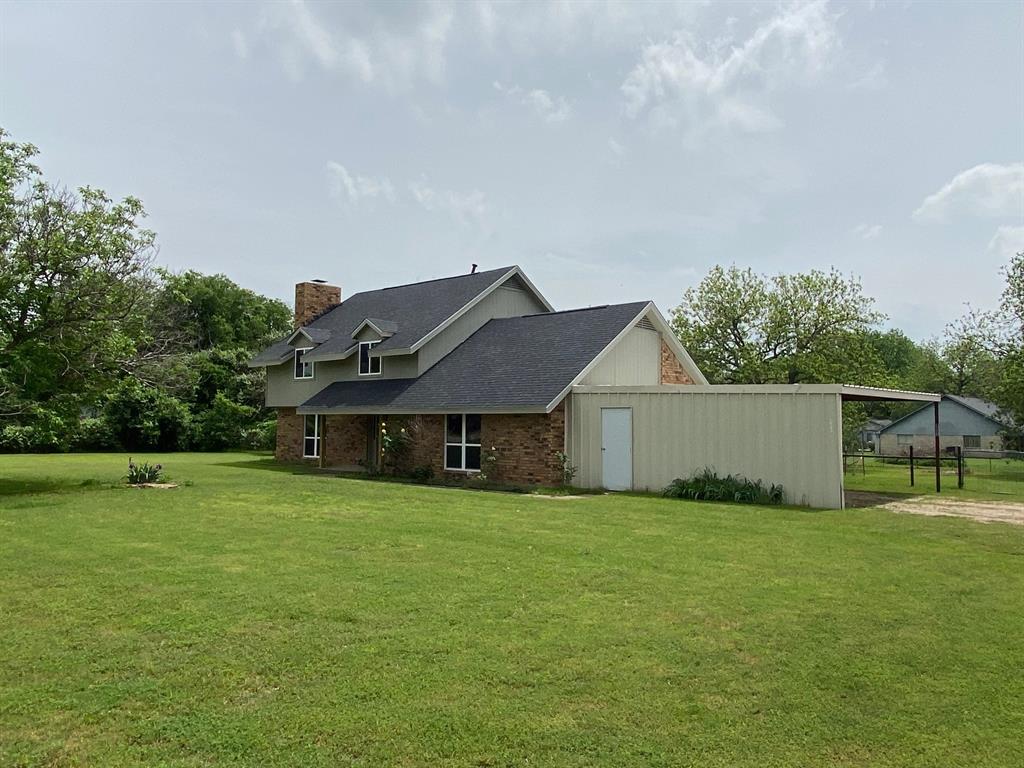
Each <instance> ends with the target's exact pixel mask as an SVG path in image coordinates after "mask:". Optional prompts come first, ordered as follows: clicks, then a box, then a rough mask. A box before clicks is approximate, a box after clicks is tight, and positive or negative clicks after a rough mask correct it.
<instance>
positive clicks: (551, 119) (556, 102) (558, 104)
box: [494, 81, 572, 123]
mask: <svg viewBox="0 0 1024 768" xmlns="http://www.w3.org/2000/svg"><path fill="white" fill-rule="evenodd" d="M494 90H496V91H498V92H499V93H503V94H505V95H506V96H508V97H509V98H511V99H513V100H515V101H516V102H518V103H520V104H522V105H523V106H524V107H528V108H529V109H532V110H533V111H534V112H535V113H536V114H537V116H538V117H539V118H541V119H542V120H543V121H544V122H546V123H562V122H565V121H566V120H568V119H569V113H570V112H571V111H572V108H571V107H570V106H569V102H567V101H566V100H565V99H564V98H563V97H561V96H558V97H554V96H552V95H551V94H550V93H548V92H547V91H545V90H543V89H541V88H535V89H533V90H532V91H524V90H523V89H522V88H520V87H519V86H518V85H513V86H504V85H502V84H501V83H499V82H498V81H495V82H494Z"/></svg>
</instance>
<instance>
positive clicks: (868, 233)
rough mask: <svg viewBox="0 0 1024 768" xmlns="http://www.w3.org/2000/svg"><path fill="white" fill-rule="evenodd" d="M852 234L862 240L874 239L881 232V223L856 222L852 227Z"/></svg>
mask: <svg viewBox="0 0 1024 768" xmlns="http://www.w3.org/2000/svg"><path fill="white" fill-rule="evenodd" d="M853 234H854V235H856V236H857V237H859V238H861V239H863V240H874V239H875V238H876V237H878V236H879V235H880V234H882V225H881V224H858V225H857V226H856V227H854V228H853Z"/></svg>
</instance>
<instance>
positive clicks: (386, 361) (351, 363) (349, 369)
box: [267, 353, 417, 408]
mask: <svg viewBox="0 0 1024 768" xmlns="http://www.w3.org/2000/svg"><path fill="white" fill-rule="evenodd" d="M416 357H417V355H416V353H413V354H411V355H395V356H393V357H385V358H383V360H382V363H381V375H380V376H360V375H359V368H358V366H359V356H358V355H357V354H352V355H350V356H349V357H348V358H346V359H345V360H326V361H321V362H318V363H317V364H316V365H315V366H314V374H315V376H314V378H312V379H296V378H295V372H294V366H293V363H292V361H291V360H288V361H286V362H284V363H281V365H272V366H270V367H268V368H267V405H268V406H269V407H271V408H278V407H282V406H293V407H294V406H298V405H302V403H304V402H306V401H307V400H308V399H309V398H311V397H312V396H313V395H315V394H316V393H317V392H319V391H320V390H321V389H323V388H324V387H326V386H327V385H328V384H333V383H334V382H335V381H355V380H366V381H372V380H374V379H382V378H383V379H409V378H412V377H414V376H416Z"/></svg>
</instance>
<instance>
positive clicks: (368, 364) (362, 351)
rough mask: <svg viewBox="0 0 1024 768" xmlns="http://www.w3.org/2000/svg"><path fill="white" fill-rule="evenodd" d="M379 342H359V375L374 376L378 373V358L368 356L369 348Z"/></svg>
mask: <svg viewBox="0 0 1024 768" xmlns="http://www.w3.org/2000/svg"><path fill="white" fill-rule="evenodd" d="M378 344H380V342H379V341H360V342H359V375H360V376H376V375H377V374H379V373H380V358H379V357H370V350H371V349H373V348H374V347H376V346H377V345H378Z"/></svg>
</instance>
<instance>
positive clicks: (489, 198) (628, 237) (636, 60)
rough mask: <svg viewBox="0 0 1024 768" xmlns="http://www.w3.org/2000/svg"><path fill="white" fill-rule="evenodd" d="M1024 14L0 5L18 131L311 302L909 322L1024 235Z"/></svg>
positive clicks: (991, 8) (932, 314)
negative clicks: (770, 291) (773, 290)
mask: <svg viewBox="0 0 1024 768" xmlns="http://www.w3.org/2000/svg"><path fill="white" fill-rule="evenodd" d="M1022 9H1024V4H1022V3H1021V2H1008V3H1003V4H1000V3H970V4H963V5H955V4H952V3H941V4H939V3H881V2H879V3H859V4H836V3H828V2H823V1H822V2H811V3H794V4H790V3H764V4H753V3H743V4H717V3H716V4H712V5H703V4H697V3H686V4H681V5H675V6H673V5H669V4H657V5H640V4H637V3H622V4H619V3H614V2H601V3H595V4H587V3H557V4H553V5H539V4H530V5H510V4H506V3H481V4H476V5H470V4H458V5H456V4H448V3H437V4H417V5H411V4H410V5H399V4H396V3H388V4H383V3H376V4H366V5H362V4H345V5H336V4H326V3H313V2H306V3H303V2H301V1H296V2H280V3H268V4H262V5H261V4H257V3H252V4H245V3H231V4H220V5H218V4H202V5H201V4H198V3H197V4H166V5H158V4H155V3H136V4H130V3H120V4H115V5H96V4H87V3H64V4H54V5H48V4H45V3H39V2H33V3H25V4H12V3H5V4H2V5H0V125H2V126H3V127H4V128H6V129H7V130H8V131H9V132H10V133H12V134H13V135H14V138H16V139H18V140H22V141H31V142H32V143H34V144H36V145H37V146H38V147H39V148H40V150H41V158H40V162H41V165H42V166H43V169H44V172H45V173H46V175H47V177H48V178H50V179H53V180H60V181H61V182H63V183H65V184H68V185H72V186H78V185H82V184H90V185H93V186H97V187H101V188H103V189H106V190H107V191H108V192H110V193H111V194H113V195H116V196H119V197H120V196H124V195H129V194H130V195H135V196H137V197H140V198H141V199H142V200H143V201H144V203H145V205H146V208H147V210H148V211H149V214H150V218H149V221H148V224H149V226H151V227H152V228H153V229H155V230H156V231H157V233H158V236H159V242H160V255H159V260H160V262H161V263H163V264H165V265H168V266H171V267H172V268H196V269H201V270H203V271H206V272H214V271H217V272H225V273H226V274H228V275H229V276H231V277H232V278H233V279H234V280H236V281H237V282H239V283H241V284H242V285H244V286H247V287H250V288H253V289H255V290H258V291H260V292H262V293H266V294H269V295H273V296H277V297H279V298H282V299H285V300H287V301H288V302H289V303H290V302H291V296H292V288H293V285H294V283H295V282H296V281H298V280H303V279H308V278H323V279H326V280H328V281H331V282H337V283H340V284H341V285H342V287H343V291H344V292H345V293H346V294H350V293H353V292H355V291H358V290H364V289H369V288H374V287H380V286H384V285H392V284H397V283H403V282H411V281H415V280H419V279H426V278H431V277H438V276H444V275H450V274H457V273H461V272H464V271H468V269H469V265H470V263H471V262H477V263H479V264H480V266H481V269H484V268H490V267H496V266H502V265H505V264H513V263H517V264H520V265H522V266H523V268H524V269H525V270H526V272H527V274H529V275H530V277H531V278H532V279H533V280H534V282H535V283H537V285H538V286H539V287H540V288H541V290H542V291H543V292H544V293H545V294H546V295H547V297H548V299H549V300H550V301H551V302H552V303H553V304H555V305H556V307H558V308H560V309H562V308H570V307H574V306H583V305H589V304H602V303H608V302H620V301H632V300H638V299H647V298H651V299H654V300H655V301H656V302H657V304H658V305H659V307H661V309H662V310H663V311H667V310H668V309H669V308H670V307H672V306H674V305H676V304H677V303H678V302H679V298H680V296H681V294H682V292H683V290H684V289H685V288H686V287H687V286H690V285H692V284H694V283H696V282H697V281H698V280H699V279H700V277H701V276H702V275H703V274H704V273H705V271H706V270H707V269H708V268H709V267H710V266H712V265H714V264H718V263H721V264H728V263H736V264H739V265H741V266H750V267H753V268H754V269H756V270H759V271H765V272H779V271H795V270H806V269H810V268H813V267H817V268H822V269H824V268H828V267H830V266H836V267H838V268H839V269H841V270H842V271H844V272H847V273H852V274H855V275H858V276H860V277H861V278H862V279H863V282H864V285H865V288H866V290H867V291H868V293H869V294H871V295H873V296H875V297H876V298H877V299H878V307H879V309H881V310H882V311H883V312H885V313H886V314H887V315H888V316H889V318H890V319H889V321H888V324H889V325H895V326H899V327H902V328H904V329H905V330H906V331H907V332H908V333H909V334H910V335H911V336H913V337H915V338H925V337H928V336H931V335H933V334H936V333H938V332H940V331H941V329H942V327H943V326H944V324H945V323H946V322H948V321H949V320H951V319H952V318H953V317H955V316H956V315H958V314H959V313H960V311H961V305H962V304H963V302H967V301H969V302H972V303H974V304H975V305H978V306H982V307H991V306H993V305H994V302H995V300H996V297H997V296H998V293H999V290H1000V278H999V275H998V268H999V266H1000V265H1001V264H1003V263H1005V262H1006V260H1007V257H1008V255H1009V253H1010V252H1011V251H1012V250H1013V249H1014V248H1016V249H1021V248H1024V43H1022V41H1024V10H1022Z"/></svg>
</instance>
